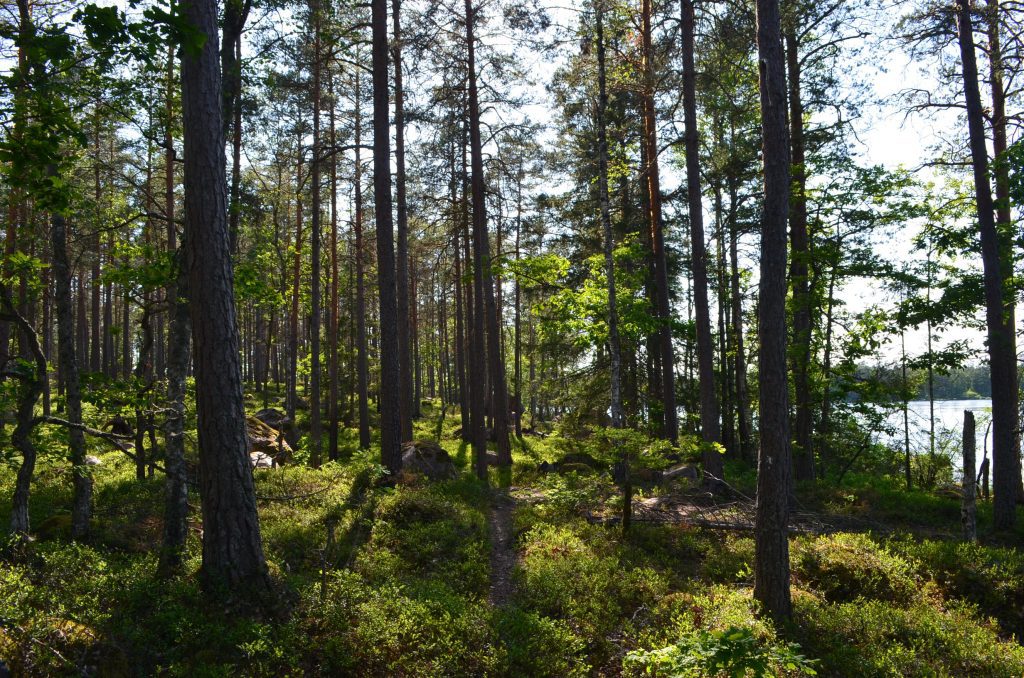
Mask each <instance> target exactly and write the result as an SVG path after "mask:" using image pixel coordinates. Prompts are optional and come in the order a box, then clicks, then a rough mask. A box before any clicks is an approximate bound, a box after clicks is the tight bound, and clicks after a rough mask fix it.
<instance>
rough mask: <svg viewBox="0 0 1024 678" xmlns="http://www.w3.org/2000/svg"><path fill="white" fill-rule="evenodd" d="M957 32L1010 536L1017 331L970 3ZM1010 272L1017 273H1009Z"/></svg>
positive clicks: (1016, 475) (1001, 507)
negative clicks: (1006, 293)
mask: <svg viewBox="0 0 1024 678" xmlns="http://www.w3.org/2000/svg"><path fill="white" fill-rule="evenodd" d="M956 8H957V27H958V37H959V43H960V60H961V64H962V66H963V79H964V98H965V100H966V103H967V129H968V133H969V135H970V142H971V161H972V165H973V168H974V191H975V198H976V200H977V210H978V230H979V231H980V235H981V258H982V264H983V268H984V279H985V320H986V322H987V325H988V355H989V367H990V370H991V373H992V462H993V471H994V473H993V475H994V482H993V490H994V495H995V496H994V498H993V502H992V518H993V523H994V527H995V528H996V529H997V530H1011V529H1013V527H1014V525H1015V524H1016V521H1017V490H1018V485H1019V484H1020V461H1019V459H1018V458H1016V456H1017V455H1016V446H1015V445H1014V440H1015V433H1014V431H1015V430H1016V428H1017V361H1016V355H1015V350H1014V329H1013V326H1012V325H1010V324H1009V323H1008V320H1009V319H1008V318H1007V317H1006V306H1005V304H1004V301H1003V273H1002V270H1003V269H1004V268H1006V267H1007V266H1008V262H1005V261H1004V258H1005V250H1006V249H1007V248H1006V247H1004V246H1002V244H1001V243H1000V237H999V233H998V231H997V229H996V223H995V214H994V207H995V206H994V205H993V202H992V187H991V186H990V185H989V168H988V150H987V149H986V147H985V121H984V111H983V109H982V104H981V94H980V92H979V90H978V65H977V59H976V56H975V45H974V29H973V26H972V25H971V3H970V2H969V1H968V0H959V2H957V5H956ZM1007 270H1012V269H1009V268H1007Z"/></svg>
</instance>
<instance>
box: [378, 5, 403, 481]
mask: <svg viewBox="0 0 1024 678" xmlns="http://www.w3.org/2000/svg"><path fill="white" fill-rule="evenodd" d="M371 8H372V18H371V24H372V27H373V201H374V213H375V215H376V218H377V281H378V296H379V300H380V379H381V381H380V384H381V389H380V446H381V449H380V458H381V464H383V465H384V466H385V467H387V469H388V470H389V471H391V473H392V474H396V473H398V472H399V471H400V470H401V468H402V449H401V447H402V426H401V425H402V421H401V395H400V394H399V392H398V390H396V389H394V388H391V387H390V386H391V385H392V384H398V383H400V382H399V380H400V372H401V365H400V362H401V361H400V357H399V347H398V298H397V291H396V289H395V283H396V281H395V240H394V221H393V217H392V214H391V128H390V124H389V119H388V118H389V115H388V110H389V108H390V106H389V103H390V102H389V96H388V8H387V0H372V2H371Z"/></svg>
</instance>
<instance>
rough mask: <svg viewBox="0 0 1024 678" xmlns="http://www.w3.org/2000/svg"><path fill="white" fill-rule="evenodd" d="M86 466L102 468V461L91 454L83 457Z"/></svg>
mask: <svg viewBox="0 0 1024 678" xmlns="http://www.w3.org/2000/svg"><path fill="white" fill-rule="evenodd" d="M85 465H86V466H103V460H102V459H100V458H99V457H97V456H96V455H93V454H87V455H85Z"/></svg>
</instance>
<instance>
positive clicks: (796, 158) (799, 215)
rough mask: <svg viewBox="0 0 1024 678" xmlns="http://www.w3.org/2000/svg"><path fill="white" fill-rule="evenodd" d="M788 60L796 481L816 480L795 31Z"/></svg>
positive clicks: (789, 40) (790, 34)
mask: <svg viewBox="0 0 1024 678" xmlns="http://www.w3.org/2000/svg"><path fill="white" fill-rule="evenodd" d="M785 39H786V61H787V65H788V68H789V127H790V148H791V149H792V153H793V156H792V161H791V163H790V172H791V174H792V182H793V191H792V198H791V205H790V215H789V241H790V244H791V246H792V251H793V254H792V259H791V261H790V265H789V278H790V284H791V285H792V288H793V343H792V345H791V346H790V360H791V363H792V371H793V393H794V394H795V396H796V431H795V435H796V441H795V442H796V454H795V455H794V464H793V466H794V469H793V470H794V472H795V473H796V478H797V480H814V476H815V469H814V447H813V445H812V437H811V434H812V431H811V384H810V363H811V293H810V279H809V267H808V258H809V257H810V243H809V238H808V234H807V197H806V193H807V169H806V166H805V158H804V107H803V102H802V101H801V95H802V93H801V90H800V54H799V52H798V43H797V38H796V28H795V27H794V26H792V25H791V26H788V27H787V29H786V36H785Z"/></svg>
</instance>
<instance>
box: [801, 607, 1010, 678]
mask: <svg viewBox="0 0 1024 678" xmlns="http://www.w3.org/2000/svg"><path fill="white" fill-rule="evenodd" d="M794 607H795V612H796V621H797V623H798V625H799V627H800V629H801V634H802V642H803V645H804V647H805V648H806V649H807V650H808V652H810V653H811V654H812V655H813V656H815V657H818V658H820V660H821V668H822V671H823V673H825V674H827V675H849V673H850V671H851V669H854V668H855V670H856V672H857V675H858V676H862V677H863V678H871V677H874V676H907V677H910V676H991V677H992V678H1002V677H1004V676H1005V677H1006V678H1010V677H1011V676H1013V677H1019V676H1021V675H1024V648H1022V647H1020V646H1018V645H1016V644H1013V643H1008V642H1005V641H1002V640H1000V639H999V636H998V634H997V632H996V629H995V628H993V627H992V626H991V625H989V624H988V623H986V622H984V621H982V620H980V619H979V618H978V617H977V616H976V613H975V611H974V610H973V609H972V608H970V607H968V606H966V605H963V604H953V605H949V606H947V607H946V608H941V607H939V606H937V605H935V604H934V603H932V602H930V601H928V600H916V601H913V602H911V603H910V604H909V605H907V606H900V605H897V604H894V603H892V602H890V601H885V600H857V601H855V602H849V603H839V604H828V603H823V602H821V601H820V600H818V599H816V598H814V597H813V596H795V597H794Z"/></svg>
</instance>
